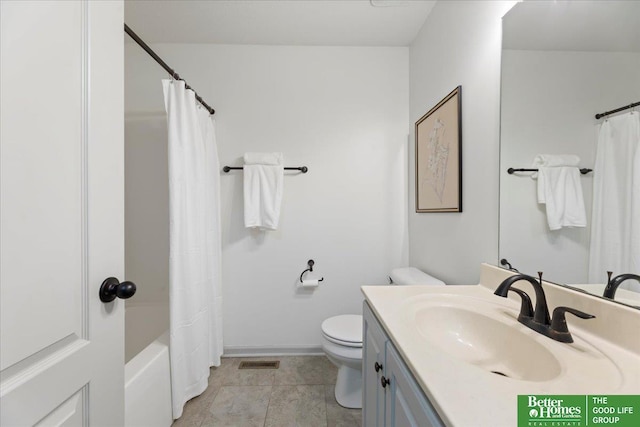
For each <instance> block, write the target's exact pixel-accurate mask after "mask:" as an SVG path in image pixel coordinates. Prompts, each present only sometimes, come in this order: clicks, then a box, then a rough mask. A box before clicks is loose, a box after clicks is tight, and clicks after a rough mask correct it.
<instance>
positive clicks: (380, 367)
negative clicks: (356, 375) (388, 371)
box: [373, 362, 382, 372]
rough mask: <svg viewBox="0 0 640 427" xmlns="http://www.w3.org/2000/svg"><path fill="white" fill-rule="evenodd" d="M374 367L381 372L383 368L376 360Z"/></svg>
mask: <svg viewBox="0 0 640 427" xmlns="http://www.w3.org/2000/svg"><path fill="white" fill-rule="evenodd" d="M373 369H375V370H376V372H380V369H382V365H381V364H379V363H378V362H376V363H375V365H373Z"/></svg>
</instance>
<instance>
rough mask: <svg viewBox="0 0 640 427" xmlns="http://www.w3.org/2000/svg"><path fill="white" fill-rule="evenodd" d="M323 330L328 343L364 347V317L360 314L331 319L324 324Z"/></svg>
mask: <svg viewBox="0 0 640 427" xmlns="http://www.w3.org/2000/svg"><path fill="white" fill-rule="evenodd" d="M321 329H322V335H323V336H324V337H325V338H326V339H327V340H328V341H331V342H333V343H335V344H338V345H343V346H345V347H362V316H361V315H359V314H343V315H340V316H334V317H330V318H328V319H327V320H325V321H324V322H322V327H321Z"/></svg>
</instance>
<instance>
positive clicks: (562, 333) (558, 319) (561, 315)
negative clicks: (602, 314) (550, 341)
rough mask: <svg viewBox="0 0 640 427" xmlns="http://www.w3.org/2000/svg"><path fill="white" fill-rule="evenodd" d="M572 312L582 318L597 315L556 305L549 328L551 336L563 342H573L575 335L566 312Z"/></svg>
mask: <svg viewBox="0 0 640 427" xmlns="http://www.w3.org/2000/svg"><path fill="white" fill-rule="evenodd" d="M567 312H568V313H571V314H573V315H574V316H578V317H579V318H581V319H593V318H595V317H596V316H594V315H593V314H589V313H585V312H584V311H580V310H576V309H575V308H571V307H556V308H555V309H554V310H553V316H552V318H551V327H550V328H549V332H550V334H551V335H550V336H551V337H552V338H554V339H555V340H557V341H561V342H573V337H572V336H571V333H570V332H569V328H568V327H567V319H566V318H565V313H567Z"/></svg>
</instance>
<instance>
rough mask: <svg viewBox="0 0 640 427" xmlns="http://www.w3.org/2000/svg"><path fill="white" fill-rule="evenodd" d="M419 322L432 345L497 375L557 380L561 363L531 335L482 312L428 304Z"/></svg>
mask: <svg viewBox="0 0 640 427" xmlns="http://www.w3.org/2000/svg"><path fill="white" fill-rule="evenodd" d="M415 321H416V323H417V328H418V331H419V332H420V334H422V336H423V337H425V338H426V339H427V340H428V341H429V343H430V344H432V345H434V346H436V347H438V348H439V349H441V350H442V351H444V352H446V353H448V354H449V355H451V356H453V357H455V358H457V359H460V360H462V361H465V362H467V363H471V364H473V365H476V366H478V367H481V368H483V369H485V370H487V371H489V372H492V373H494V374H497V375H503V376H506V377H509V378H515V379H520V380H526V381H548V380H551V379H553V378H555V377H557V376H558V375H559V374H560V372H561V369H560V363H559V362H558V360H557V359H556V357H555V356H554V355H553V354H552V353H551V352H550V351H549V350H548V349H547V348H546V347H544V346H543V345H541V344H540V343H539V342H537V341H535V340H533V339H532V338H531V336H529V335H525V334H524V333H523V332H521V331H520V330H519V329H516V328H514V327H513V326H510V325H507V324H505V323H503V322H501V321H499V320H497V319H495V318H492V317H490V316H488V315H486V314H484V313H482V312H479V311H470V310H468V309H466V308H461V307H456V306H433V305H428V306H426V307H423V308H421V309H418V310H417V311H416V314H415Z"/></svg>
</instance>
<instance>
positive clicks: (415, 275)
mask: <svg viewBox="0 0 640 427" xmlns="http://www.w3.org/2000/svg"><path fill="white" fill-rule="evenodd" d="M390 279H391V283H392V284H394V285H444V282H442V281H440V280H438V279H436V278H434V277H433V276H431V275H429V274H426V273H424V272H422V271H420V270H418V269H416V268H413V267H409V268H399V269H395V270H393V271H392V272H391V275H390ZM321 328H322V349H323V350H324V352H325V353H326V355H327V358H328V359H329V360H330V361H331V362H332V363H333V364H334V365H336V366H337V367H338V378H337V379H336V387H335V396H336V401H337V402H338V403H339V404H340V405H341V406H344V407H345V408H362V315H359V314H343V315H339V316H334V317H330V318H328V319H326V320H325V321H324V322H322V327H321Z"/></svg>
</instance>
